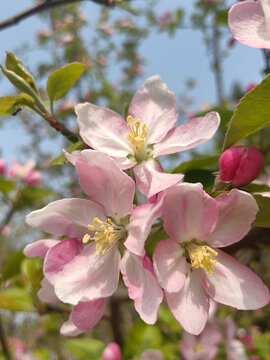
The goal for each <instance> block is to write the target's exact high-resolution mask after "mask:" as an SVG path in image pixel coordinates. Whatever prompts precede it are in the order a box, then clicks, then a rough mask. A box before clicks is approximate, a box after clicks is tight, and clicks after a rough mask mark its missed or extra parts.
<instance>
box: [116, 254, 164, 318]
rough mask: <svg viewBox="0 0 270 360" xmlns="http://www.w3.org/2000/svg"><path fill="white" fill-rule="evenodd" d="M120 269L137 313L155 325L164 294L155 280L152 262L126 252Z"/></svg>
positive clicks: (145, 257) (146, 258)
mask: <svg viewBox="0 0 270 360" xmlns="http://www.w3.org/2000/svg"><path fill="white" fill-rule="evenodd" d="M120 268H121V273H122V275H123V280H124V283H125V285H126V286H127V288H128V294H129V297H130V298H131V299H133V300H134V303H135V309H136V311H137V312H138V313H139V315H140V317H141V318H142V320H143V321H144V322H146V323H147V324H154V323H155V322H156V320H157V312H158V308H159V305H160V303H161V301H162V298H163V293H162V290H161V289H160V287H159V285H158V283H157V280H156V278H155V275H154V271H153V265H152V263H151V261H150V260H149V258H148V257H147V256H144V257H141V256H137V255H134V254H132V253H131V252H129V251H126V252H125V255H124V257H123V258H122V260H121V263H120Z"/></svg>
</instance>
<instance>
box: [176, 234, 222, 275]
mask: <svg viewBox="0 0 270 360" xmlns="http://www.w3.org/2000/svg"><path fill="white" fill-rule="evenodd" d="M183 247H184V249H185V252H186V259H187V262H188V263H190V264H191V266H192V267H193V268H194V269H198V268H202V269H204V271H205V272H206V274H211V273H212V272H213V270H214V265H215V263H216V262H217V259H216V257H217V255H218V253H217V252H216V251H215V250H214V249H212V248H211V247H210V246H208V245H207V244H205V243H199V242H197V241H196V240H192V241H189V242H186V243H184V244H183Z"/></svg>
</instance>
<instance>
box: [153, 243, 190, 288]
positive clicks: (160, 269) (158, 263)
mask: <svg viewBox="0 0 270 360" xmlns="http://www.w3.org/2000/svg"><path fill="white" fill-rule="evenodd" d="M153 262H154V269H155V274H156V276H157V279H158V282H159V284H160V286H161V287H162V288H163V289H165V290H166V291H168V292H179V291H180V290H181V288H182V287H183V285H184V283H185V281H186V271H187V262H186V259H185V256H184V251H183V249H182V248H181V246H180V245H179V244H178V243H177V242H176V241H174V240H171V239H167V240H162V241H160V242H159V243H158V245H157V247H156V249H155V252H154V255H153Z"/></svg>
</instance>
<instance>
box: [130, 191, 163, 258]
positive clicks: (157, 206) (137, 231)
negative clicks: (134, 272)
mask: <svg viewBox="0 0 270 360" xmlns="http://www.w3.org/2000/svg"><path fill="white" fill-rule="evenodd" d="M162 204H163V196H159V197H158V199H157V201H156V202H154V203H151V204H143V205H139V206H137V207H136V208H135V209H134V210H133V213H132V215H131V217H130V220H129V227H128V238H127V240H126V241H125V243H124V244H125V246H126V248H127V249H128V250H130V251H132V252H133V253H134V254H137V255H140V256H143V255H144V253H145V250H144V243H145V241H146V239H147V237H148V235H149V233H150V231H151V227H152V225H153V223H154V222H155V220H156V219H157V218H159V217H160V216H161V212H162Z"/></svg>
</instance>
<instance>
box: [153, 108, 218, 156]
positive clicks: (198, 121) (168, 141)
mask: <svg viewBox="0 0 270 360" xmlns="http://www.w3.org/2000/svg"><path fill="white" fill-rule="evenodd" d="M219 123H220V116H219V114H218V113H217V112H214V111H212V112H209V113H208V114H206V115H205V116H203V117H199V118H195V119H192V120H189V121H188V122H187V123H186V124H183V125H180V126H177V127H176V128H174V129H171V130H170V131H169V132H168V134H167V135H166V136H165V138H164V139H163V140H162V141H161V142H159V143H158V144H155V146H154V156H155V157H157V156H160V155H167V154H173V153H176V152H179V151H184V150H189V149H193V148H194V147H196V146H198V145H200V144H203V143H205V142H206V141H208V140H210V139H212V137H213V136H214V135H215V133H216V131H217V129H218V127H219Z"/></svg>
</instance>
